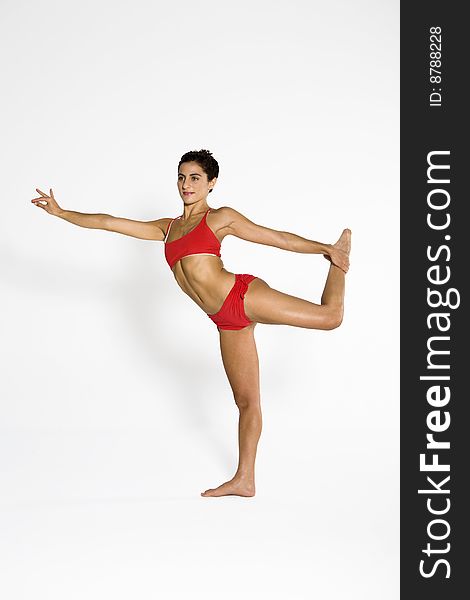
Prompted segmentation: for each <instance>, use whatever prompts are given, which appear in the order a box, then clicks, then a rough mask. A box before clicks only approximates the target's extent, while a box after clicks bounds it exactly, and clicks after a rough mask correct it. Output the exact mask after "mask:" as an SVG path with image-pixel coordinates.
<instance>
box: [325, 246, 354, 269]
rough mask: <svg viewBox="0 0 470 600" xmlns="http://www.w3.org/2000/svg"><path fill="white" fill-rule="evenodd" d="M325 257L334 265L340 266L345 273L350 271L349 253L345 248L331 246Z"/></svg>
mask: <svg viewBox="0 0 470 600" xmlns="http://www.w3.org/2000/svg"><path fill="white" fill-rule="evenodd" d="M324 257H325V258H326V259H327V260H329V261H330V262H332V263H333V264H334V265H336V266H337V267H339V268H340V269H341V270H342V271H344V272H345V273H347V272H348V269H349V255H348V253H347V252H345V251H344V250H341V249H340V248H337V247H336V246H333V245H332V246H331V248H330V249H329V254H324Z"/></svg>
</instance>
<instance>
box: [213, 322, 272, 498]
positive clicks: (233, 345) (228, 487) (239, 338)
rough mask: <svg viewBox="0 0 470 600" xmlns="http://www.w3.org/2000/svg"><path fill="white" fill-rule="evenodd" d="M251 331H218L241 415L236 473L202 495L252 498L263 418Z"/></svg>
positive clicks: (228, 375) (227, 371) (255, 354)
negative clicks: (228, 479)
mask: <svg viewBox="0 0 470 600" xmlns="http://www.w3.org/2000/svg"><path fill="white" fill-rule="evenodd" d="M254 328H255V324H254V323H253V324H251V325H249V326H248V327H244V328H243V329H240V330H233V331H232V330H220V329H219V336H220V350H221V353H222V362H223V364H224V368H225V372H226V374H227V377H228V380H229V383H230V387H231V388H232V391H233V397H234V400H235V403H236V405H237V407H238V410H239V412H240V416H239V422H238V447H239V459H238V468H237V471H236V473H235V475H234V476H233V477H232V479H230V481H227V482H226V483H223V484H222V485H220V486H219V487H217V488H210V489H208V490H206V491H205V492H202V493H201V496H228V495H236V496H254V495H255V459H256V450H257V447H258V440H259V438H260V435H261V428H262V416H261V403H260V388H259V363H258V353H257V350H256V343H255V338H254Z"/></svg>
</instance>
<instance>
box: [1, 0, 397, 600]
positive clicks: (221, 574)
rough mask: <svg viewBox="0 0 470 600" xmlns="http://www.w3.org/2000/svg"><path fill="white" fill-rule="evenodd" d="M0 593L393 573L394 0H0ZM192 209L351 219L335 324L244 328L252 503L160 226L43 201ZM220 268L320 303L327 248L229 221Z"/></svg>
mask: <svg viewBox="0 0 470 600" xmlns="http://www.w3.org/2000/svg"><path fill="white" fill-rule="evenodd" d="M0 6H1V8H0V11H1V19H0V22H1V25H0V28H1V29H0V33H1V36H0V44H1V58H0V60H1V63H2V65H1V66H2V80H3V86H2V87H3V90H2V100H1V101H2V111H1V116H0V118H1V122H2V136H1V138H2V139H1V164H2V171H3V174H2V193H3V211H2V219H1V225H0V227H1V231H0V250H1V303H2V311H1V317H0V318H1V337H2V344H1V349H2V357H1V358H2V378H1V390H0V391H1V401H0V427H1V430H0V434H1V438H0V444H1V445H0V510H1V513H0V515H1V517H0V518H1V521H0V525H1V535H0V595H1V596H2V597H5V598H8V599H9V600H17V599H23V598H25V599H26V598H28V599H29V598H32V597H34V598H37V599H42V598H47V600H55V599H59V598H60V599H62V598H64V597H66V598H67V599H68V600H72V599H75V598H76V599H80V600H82V599H83V598H85V597H86V598H88V599H91V600H94V599H100V600H101V599H102V598H110V597H113V598H116V599H121V598H123V599H124V598H126V599H127V598H130V597H135V598H139V600H146V599H153V598H157V597H158V598H165V600H179V599H183V598H188V597H191V598H194V599H202V598H204V599H205V600H212V599H215V598H219V597H220V595H221V593H223V597H224V598H226V599H227V600H231V599H235V598H239V597H243V598H245V599H246V600H252V599H253V600H254V599H255V598H256V599H262V600H264V599H268V598H269V599H276V600H277V599H282V600H285V599H286V598H289V600H310V599H313V598H322V600H328V599H335V600H336V599H338V600H343V599H344V598H348V600H356V599H357V600H368V599H371V600H372V599H374V600H376V599H377V598H381V600H388V599H392V598H393V599H396V598H398V595H399V592H398V578H399V557H398V550H399V537H398V536H399V533H398V518H399V510H398V501H399V472H398V467H399V432H398V423H399V397H398V388H399V386H398V378H399V367H398V364H399V363H398V344H399V338H398V335H399V334H398V324H399V278H398V275H399V272H398V263H399V256H398V245H399V230H398V223H399V196H398V189H399V156H398V144H399V129H398V128H399V104H398V101H399V79H398V77H399V70H398V69H399V67H398V65H399V62H398V61H399V3H398V1H396V0H380V1H373V0H356V1H354V2H350V1H348V0H331V1H330V2H328V3H327V2H320V1H319V0H309V1H307V0H302V1H300V0H297V1H295V0H294V1H293V2H289V3H287V2H277V1H272V0H271V1H269V2H268V1H267V0H266V1H265V0H263V1H262V0H251V1H250V2H247V1H245V0H240V1H238V2H237V3H228V2H221V1H220V0H219V1H215V0H213V1H205V0H201V1H199V2H197V3H195V2H188V1H187V0H180V2H178V3H175V4H171V3H167V2H151V1H143V0H134V1H133V2H128V1H114V2H111V1H108V0H106V1H96V0H94V1H93V2H92V1H91V0H85V1H83V0H81V2H67V1H65V2H60V3H58V2H54V1H52V0H49V1H46V0H44V1H40V2H27V1H24V0H20V1H18V0H15V1H13V0H8V1H7V0H3V2H2V3H1V5H0ZM200 148H207V149H209V150H211V151H212V152H213V153H214V156H215V158H216V159H217V160H218V162H219V165H220V174H219V179H218V182H217V185H216V187H215V190H214V192H213V193H212V194H210V196H209V198H208V201H209V205H210V206H213V207H214V208H217V207H219V206H223V205H229V206H232V207H233V208H235V209H237V210H239V211H240V212H242V213H243V214H245V215H246V216H247V217H248V218H250V219H251V220H253V221H255V222H256V223H260V224H262V225H265V226H268V227H272V228H275V229H280V230H284V231H290V232H293V233H296V234H298V235H302V236H304V237H307V238H310V239H314V240H317V241H322V242H334V241H336V239H337V238H338V236H339V235H340V233H341V231H342V229H343V228H344V227H350V228H351V229H352V232H353V238H352V239H353V250H352V253H351V268H350V271H349V273H348V275H347V287H346V304H345V318H344V321H343V324H342V326H341V327H340V328H339V329H336V330H334V331H330V332H321V331H314V330H308V329H301V328H294V327H287V326H273V325H262V324H259V325H257V327H256V330H255V337H256V340H257V345H258V353H259V359H260V368H261V395H262V409H263V432H262V435H261V439H260V443H259V447H258V458H257V465H256V484H257V495H256V496H255V497H254V498H237V497H233V496H232V497H225V498H202V497H200V495H199V494H200V492H201V491H203V490H205V489H206V488H208V487H215V486H216V485H219V484H221V483H222V482H223V481H226V480H227V479H229V478H231V477H232V475H233V474H234V472H235V469H236V465H237V423H238V421H237V419H238V411H237V409H236V406H235V404H234V401H233V397H232V394H231V390H230V387H229V384H228V381H227V379H226V376H225V373H224V370H223V366H222V361H221V357H220V350H219V345H218V332H217V329H216V327H215V325H214V324H213V323H212V322H211V321H210V320H209V318H208V317H207V316H206V315H205V314H204V313H203V312H202V311H201V310H200V309H199V308H198V307H197V306H196V305H195V304H194V303H193V302H192V301H191V300H190V299H189V298H188V297H186V296H184V294H182V292H181V291H180V290H179V288H178V286H177V284H176V282H175V281H174V279H173V276H172V274H171V272H170V270H169V268H168V265H167V264H166V262H165V259H164V256H163V245H162V243H161V242H149V241H143V240H138V239H135V238H130V237H126V236H122V235H118V234H115V233H110V232H104V231H99V230H90V229H85V228H80V227H76V226H74V225H72V224H70V223H67V222H65V221H63V220H61V219H57V218H54V217H52V216H50V215H48V214H47V213H46V212H45V211H42V210H40V209H38V208H36V207H34V206H33V205H32V204H31V202H30V200H31V198H34V197H36V196H37V194H36V192H35V188H36V187H38V188H40V189H42V190H43V191H46V192H49V188H50V187H52V188H53V190H54V193H55V196H56V199H57V201H58V202H59V204H60V205H61V206H62V207H63V208H66V209H69V210H77V211H80V212H92V213H98V212H104V213H109V214H113V215H115V216H123V217H127V218H132V219H140V220H151V219H157V218H161V217H173V216H176V215H178V214H181V211H182V204H181V200H180V198H179V196H178V193H177V187H176V179H177V177H176V174H177V165H178V162H179V159H180V157H181V155H182V154H184V153H185V152H187V151H188V150H197V149H200ZM222 258H223V261H224V265H225V267H226V268H227V269H228V270H229V271H231V272H235V273H252V274H254V275H259V276H260V277H262V278H263V279H265V280H266V281H267V282H268V283H269V284H270V285H271V287H274V288H276V289H279V290H281V291H284V292H287V293H289V294H294V295H298V296H301V297H303V298H306V299H309V300H312V301H316V302H318V301H319V298H320V295H321V291H322V288H323V285H324V282H325V278H326V274H327V270H328V264H327V261H325V260H323V259H322V257H320V256H318V255H306V254H297V253H291V252H286V251H283V250H279V249H276V248H271V247H268V246H261V245H256V244H252V243H249V242H245V241H242V240H239V239H237V238H234V237H230V238H226V239H225V240H224V243H223V246H222Z"/></svg>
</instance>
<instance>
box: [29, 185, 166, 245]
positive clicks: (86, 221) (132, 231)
mask: <svg viewBox="0 0 470 600" xmlns="http://www.w3.org/2000/svg"><path fill="white" fill-rule="evenodd" d="M36 191H37V192H38V193H39V194H41V196H40V197H39V198H33V199H32V200H31V202H32V203H33V204H35V205H36V206H39V207H41V208H42V209H44V210H45V211H46V212H48V213H49V214H50V215H53V216H55V217H60V218H61V219H64V220H65V221H68V222H69V223H73V224H74V225H78V226H79V227H87V228H88V229H103V230H105V231H114V232H116V233H122V234H123V235H130V236H132V237H136V238H140V239H142V240H156V241H163V240H164V238H165V229H164V228H165V225H166V224H168V222H169V219H157V220H156V221H134V220H132V219H123V218H121V217H113V216H112V215H108V214H105V213H95V214H90V213H81V212H77V211H75V210H64V209H63V208H61V207H60V206H59V205H58V203H57V201H56V199H55V198H54V194H53V192H52V189H50V190H49V195H47V194H45V193H44V192H41V190H39V189H38V188H36Z"/></svg>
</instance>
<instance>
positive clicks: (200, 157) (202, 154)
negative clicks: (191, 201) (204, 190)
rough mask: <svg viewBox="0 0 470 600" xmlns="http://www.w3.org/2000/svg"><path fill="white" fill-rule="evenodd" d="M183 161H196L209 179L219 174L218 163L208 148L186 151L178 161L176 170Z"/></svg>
mask: <svg viewBox="0 0 470 600" xmlns="http://www.w3.org/2000/svg"><path fill="white" fill-rule="evenodd" d="M185 162H196V163H197V164H198V165H199V166H200V167H201V169H202V170H203V171H204V173H205V174H206V175H207V179H208V180H209V181H211V180H212V179H214V177H218V176H219V163H218V162H217V161H216V160H215V158H214V157H213V156H212V152H209V150H191V151H189V152H186V154H183V156H182V157H181V159H180V162H179V163H178V170H179V168H180V166H181V165H182V164H183V163H185ZM211 192H212V189H210V190H209V194H210V193H211Z"/></svg>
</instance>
